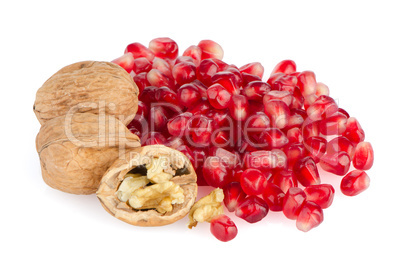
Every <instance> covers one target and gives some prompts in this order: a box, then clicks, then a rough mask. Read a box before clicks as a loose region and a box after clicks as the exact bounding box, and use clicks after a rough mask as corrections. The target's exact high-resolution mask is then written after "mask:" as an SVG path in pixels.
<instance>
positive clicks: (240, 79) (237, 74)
mask: <svg viewBox="0 0 402 266" xmlns="http://www.w3.org/2000/svg"><path fill="white" fill-rule="evenodd" d="M226 71H229V72H231V73H233V74H234V76H235V80H236V84H238V86H239V87H241V85H242V84H243V77H242V74H241V73H240V71H239V69H238V68H236V67H233V66H229V67H228V68H227V69H226Z"/></svg>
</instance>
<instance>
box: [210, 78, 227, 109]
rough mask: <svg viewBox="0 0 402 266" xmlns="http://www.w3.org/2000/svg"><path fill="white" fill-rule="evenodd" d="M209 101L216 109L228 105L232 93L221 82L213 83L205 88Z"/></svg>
mask: <svg viewBox="0 0 402 266" xmlns="http://www.w3.org/2000/svg"><path fill="white" fill-rule="evenodd" d="M207 96H208V100H209V103H210V104H211V105H212V106H213V107H214V108H216V109H225V108H228V107H229V104H230V102H231V99H232V94H231V93H230V92H229V91H228V90H227V89H226V88H225V87H223V86H222V85H221V84H213V85H212V86H210V87H209V88H208V89H207Z"/></svg>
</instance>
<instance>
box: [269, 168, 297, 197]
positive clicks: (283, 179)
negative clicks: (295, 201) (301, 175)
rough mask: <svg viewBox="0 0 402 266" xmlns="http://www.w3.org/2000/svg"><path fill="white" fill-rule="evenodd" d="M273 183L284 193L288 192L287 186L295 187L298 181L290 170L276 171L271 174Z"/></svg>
mask: <svg viewBox="0 0 402 266" xmlns="http://www.w3.org/2000/svg"><path fill="white" fill-rule="evenodd" d="M270 181H272V183H273V184H275V185H277V186H278V187H279V188H280V189H281V190H282V191H283V192H284V193H286V192H288V190H289V188H291V187H297V186H298V182H297V179H296V177H295V175H294V174H293V171H292V170H288V169H286V170H281V171H276V172H275V173H274V174H273V175H272V179H271V180H270Z"/></svg>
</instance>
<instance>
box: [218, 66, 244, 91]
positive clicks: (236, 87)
mask: <svg viewBox="0 0 402 266" xmlns="http://www.w3.org/2000/svg"><path fill="white" fill-rule="evenodd" d="M211 82H212V83H219V84H221V85H222V86H223V87H225V88H226V89H227V90H228V91H229V92H230V93H232V94H239V93H240V85H241V84H240V83H239V82H238V80H237V78H236V75H235V74H234V73H232V72H230V71H221V72H218V73H216V74H215V75H213V76H212V77H211Z"/></svg>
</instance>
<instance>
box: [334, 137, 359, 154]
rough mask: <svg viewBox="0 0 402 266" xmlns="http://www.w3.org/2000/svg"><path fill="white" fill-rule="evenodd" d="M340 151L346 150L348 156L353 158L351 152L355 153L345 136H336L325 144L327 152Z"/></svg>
mask: <svg viewBox="0 0 402 266" xmlns="http://www.w3.org/2000/svg"><path fill="white" fill-rule="evenodd" d="M341 151H344V152H346V153H347V154H348V155H349V157H350V158H353V154H354V153H355V147H354V145H353V144H352V142H350V141H349V140H348V139H347V138H345V137H342V136H341V137H337V138H334V139H332V140H331V141H330V142H328V144H327V153H328V154H334V153H339V152H341Z"/></svg>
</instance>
